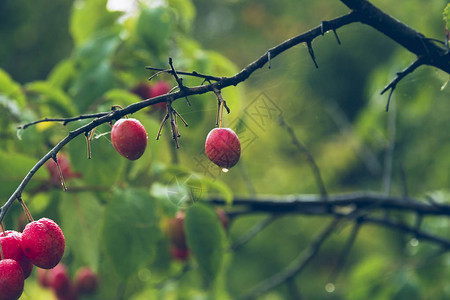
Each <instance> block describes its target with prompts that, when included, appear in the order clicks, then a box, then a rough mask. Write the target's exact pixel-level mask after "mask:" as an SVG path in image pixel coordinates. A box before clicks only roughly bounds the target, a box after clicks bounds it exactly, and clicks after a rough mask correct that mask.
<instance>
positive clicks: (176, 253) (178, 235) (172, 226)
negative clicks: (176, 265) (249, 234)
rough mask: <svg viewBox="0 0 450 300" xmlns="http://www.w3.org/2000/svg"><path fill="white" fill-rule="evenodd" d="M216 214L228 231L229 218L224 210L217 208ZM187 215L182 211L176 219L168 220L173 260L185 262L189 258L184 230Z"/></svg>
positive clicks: (170, 249)
mask: <svg viewBox="0 0 450 300" xmlns="http://www.w3.org/2000/svg"><path fill="white" fill-rule="evenodd" d="M216 212H217V214H218V216H219V218H220V222H221V223H222V227H223V228H224V229H225V230H227V228H228V218H227V215H226V213H225V211H224V210H223V209H222V208H220V207H219V208H217V209H216ZM184 219H185V213H184V211H182V210H180V211H178V212H177V214H176V215H175V217H174V218H170V219H168V220H167V224H166V229H167V230H166V231H167V235H168V237H169V243H170V244H169V251H170V255H171V256H172V258H173V259H176V260H179V261H185V260H186V259H188V257H189V248H188V245H187V243H186V233H185V230H184Z"/></svg>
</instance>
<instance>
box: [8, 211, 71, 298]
mask: <svg viewBox="0 0 450 300" xmlns="http://www.w3.org/2000/svg"><path fill="white" fill-rule="evenodd" d="M64 249H65V239H64V234H63V232H62V230H61V228H60V227H59V226H58V224H56V223H55V222H54V221H53V220H50V219H48V218H42V219H40V220H38V221H32V222H30V223H28V224H27V225H26V226H25V229H24V230H23V232H22V233H20V232H17V231H14V230H8V231H3V232H1V233H0V258H1V260H0V300H15V299H19V297H20V296H21V295H22V292H23V288H24V283H25V279H27V278H28V277H29V276H30V274H31V271H32V270H33V266H36V267H39V268H42V269H51V268H53V267H55V266H56V265H57V264H58V263H59V262H60V261H61V258H62V256H63V254H64Z"/></svg>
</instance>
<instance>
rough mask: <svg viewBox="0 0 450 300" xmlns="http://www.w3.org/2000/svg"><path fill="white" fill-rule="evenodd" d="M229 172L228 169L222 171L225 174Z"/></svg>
mask: <svg viewBox="0 0 450 300" xmlns="http://www.w3.org/2000/svg"><path fill="white" fill-rule="evenodd" d="M228 171H230V170H228V169H227V168H223V169H222V172H224V173H227V172H228Z"/></svg>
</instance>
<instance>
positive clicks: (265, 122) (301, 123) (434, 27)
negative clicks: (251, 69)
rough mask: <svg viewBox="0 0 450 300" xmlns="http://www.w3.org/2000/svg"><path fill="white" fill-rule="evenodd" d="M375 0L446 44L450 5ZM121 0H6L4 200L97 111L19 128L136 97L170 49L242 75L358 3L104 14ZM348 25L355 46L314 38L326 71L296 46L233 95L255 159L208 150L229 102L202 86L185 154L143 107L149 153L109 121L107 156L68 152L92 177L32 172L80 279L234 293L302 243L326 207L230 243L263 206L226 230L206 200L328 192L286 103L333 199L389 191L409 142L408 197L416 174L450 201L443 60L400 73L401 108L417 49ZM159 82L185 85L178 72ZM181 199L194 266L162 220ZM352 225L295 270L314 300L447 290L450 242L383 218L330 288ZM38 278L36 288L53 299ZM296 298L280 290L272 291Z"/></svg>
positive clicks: (37, 204)
mask: <svg viewBox="0 0 450 300" xmlns="http://www.w3.org/2000/svg"><path fill="white" fill-rule="evenodd" d="M373 2H374V4H376V5H378V6H379V7H380V8H382V9H384V10H385V11H386V12H388V13H389V14H391V15H393V16H395V17H396V18H398V19H400V20H401V21H404V22H405V23H407V24H408V25H410V26H412V27H414V28H416V29H418V30H419V31H421V32H423V33H424V34H426V35H427V36H429V37H433V38H438V39H442V40H443V39H444V34H445V32H444V29H445V22H444V21H443V20H442V13H443V11H444V8H445V5H446V4H447V2H448V1H445V0H433V1H427V2H426V3H425V2H423V1H420V0H413V1H411V0H409V1H407V0H402V1H397V2H395V3H394V2H392V1H387V0H378V1H373ZM106 4H107V1H105V0H89V1H87V0H84V1H83V0H79V1H75V2H73V1H57V2H55V1H44V2H42V1H41V2H40V3H39V5H37V4H36V3H32V2H27V1H22V0H15V1H10V0H3V1H0V36H1V37H2V43H1V44H0V58H1V59H0V68H1V69H0V140H1V143H0V180H1V184H0V196H1V198H2V199H7V198H8V197H9V195H10V194H11V193H12V192H13V191H14V189H15V188H16V187H17V185H18V184H19V182H20V181H21V179H22V178H23V177H24V176H25V175H26V173H27V172H28V171H29V169H30V168H31V167H32V166H33V165H34V164H35V163H36V162H37V161H38V159H40V158H41V157H42V156H43V155H44V154H45V153H47V152H48V151H49V149H50V148H51V147H52V146H54V145H55V144H56V143H58V141H60V140H61V139H62V138H63V137H65V136H66V135H67V133H68V131H70V130H73V129H75V128H78V127H79V126H82V125H83V124H85V122H86V121H78V122H73V123H70V124H68V125H67V126H63V125H61V124H56V123H42V124H39V125H37V126H33V127H30V128H27V129H26V130H17V125H18V124H23V123H26V122H30V121H34V120H37V119H41V118H44V117H72V116H76V115H79V114H84V113H90V112H98V111H108V110H110V108H111V106H112V105H116V104H117V105H121V106H127V105H129V104H131V103H133V102H136V101H139V100H140V97H139V96H138V95H136V94H134V93H133V89H134V88H135V87H136V86H137V85H138V84H140V83H142V82H145V81H146V79H147V78H148V77H149V75H151V73H150V72H148V71H147V70H145V68H144V67H145V66H148V65H151V66H154V67H161V68H166V67H167V66H168V64H167V60H168V57H169V56H170V57H172V58H173V60H174V64H175V67H176V68H177V69H179V70H187V71H193V70H195V71H197V72H200V73H207V74H211V75H215V76H230V75H233V74H234V73H236V72H237V71H238V70H239V69H241V68H242V67H244V66H245V65H247V64H248V63H250V62H251V61H253V60H254V59H256V58H257V57H259V56H260V55H262V54H263V53H264V52H265V51H267V49H268V48H270V47H272V46H274V45H276V44H278V43H280V42H282V41H283V40H285V39H288V38H290V37H292V36H294V35H297V34H299V33H301V32H303V31H306V30H308V29H310V28H312V27H314V26H317V25H318V24H320V22H321V21H322V20H327V19H330V18H333V17H337V16H339V15H341V14H344V13H346V12H347V10H346V8H345V7H344V5H342V4H341V3H340V2H339V1H324V0H320V1H317V0H314V1H313V0H309V1H302V2H301V3H299V2H297V1H288V0H284V1H273V0H263V1H257V0H246V1H217V0H214V1H205V0H194V1H190V0H170V1H154V2H151V1H150V3H149V4H148V5H146V4H144V3H139V4H138V9H137V10H136V11H135V12H134V13H133V14H131V15H130V16H128V15H126V16H125V15H124V14H123V13H120V12H113V11H109V10H107V9H106ZM157 4H158V5H157ZM447 10H448V6H447ZM424 11H426V12H427V13H426V14H424V13H423V12H424ZM447 21H448V20H447ZM338 34H339V38H340V40H341V41H342V45H340V46H339V45H338V44H337V43H336V39H335V38H334V36H333V35H332V34H330V33H327V34H325V36H324V37H320V38H318V39H316V40H314V43H313V47H314V50H315V54H316V57H317V61H318V64H319V69H315V67H314V64H313V62H312V61H311V60H310V58H309V54H308V50H307V48H306V47H305V46H304V45H299V46H297V47H294V48H293V49H291V50H289V51H287V52H286V53H283V54H282V55H280V56H279V57H277V58H275V59H274V60H273V61H272V68H271V69H270V70H269V69H267V68H265V69H262V70H259V71H258V72H256V73H254V74H253V75H252V76H251V77H250V78H249V79H248V80H247V81H246V82H245V84H244V85H245V87H244V86H243V85H242V84H241V85H239V86H237V87H229V88H227V89H225V90H224V91H222V94H223V96H224V98H225V99H226V100H227V104H228V105H229V107H230V108H231V114H230V115H226V116H225V120H224V122H225V126H229V127H231V128H233V129H235V130H236V132H237V133H238V135H239V136H240V138H241V143H242V145H243V151H242V158H241V161H240V163H239V164H238V165H237V166H236V167H235V168H233V169H232V170H230V171H229V172H228V173H223V172H221V170H219V169H218V168H216V167H215V166H214V165H212V163H210V162H209V161H208V160H207V158H206V156H205V154H204V151H203V147H204V139H205V137H206V135H207V133H208V132H209V131H210V130H211V129H212V128H213V127H214V126H215V116H216V109H217V99H216V98H215V96H214V95H212V94H211V95H210V94H208V95H198V96H193V97H190V101H191V103H192V107H188V106H187V104H186V103H185V102H184V101H183V100H180V101H177V102H176V103H174V107H175V108H176V109H177V111H178V112H180V113H181V115H183V117H184V118H185V119H186V121H187V122H188V123H189V127H187V128H180V132H181V135H182V137H181V139H180V143H181V148H180V149H178V150H175V149H174V144H173V141H172V140H171V134H170V129H169V127H167V125H166V127H164V129H163V136H162V137H161V139H160V140H159V141H155V138H156V134H157V131H158V129H159V125H160V121H161V118H162V116H163V112H161V111H160V110H159V109H157V108H156V107H150V108H147V109H144V110H142V111H140V112H138V113H136V114H135V115H134V116H133V117H135V118H138V119H139V120H140V121H141V122H142V123H143V124H144V126H145V128H146V129H147V131H148V134H149V147H148V149H147V151H146V153H145V154H144V156H143V157H142V158H141V159H139V160H138V161H136V162H129V161H126V160H125V159H124V158H122V157H121V156H119V155H118V154H117V153H116V152H115V150H114V149H113V147H111V143H110V140H109V132H110V126H109V125H107V124H104V125H101V126H99V127H98V128H97V129H96V131H95V134H94V136H93V137H94V138H93V140H92V141H91V148H92V159H90V160H88V159H87V149H86V141H85V138H84V137H83V136H80V137H77V138H76V139H74V140H73V141H72V142H71V143H69V144H68V145H67V146H66V148H64V149H63V152H65V153H66V154H67V155H68V156H69V157H70V160H71V164H72V168H73V170H74V171H75V172H81V173H82V178H73V179H71V180H69V181H68V182H67V185H68V187H69V192H66V193H64V192H62V191H61V190H60V188H59V187H55V186H53V185H51V184H50V180H49V174H48V172H47V170H46V169H45V168H42V169H41V170H40V171H39V172H38V173H37V174H36V175H35V176H34V177H33V180H32V181H31V182H30V184H29V185H28V186H27V189H26V190H25V193H24V195H23V199H24V200H25V201H26V202H27V203H28V205H29V208H30V210H31V212H32V213H33V215H34V217H35V218H39V217H41V216H47V217H50V218H53V219H54V220H55V221H57V222H58V223H59V224H60V225H61V227H62V229H63V231H64V233H65V234H66V239H67V250H66V254H65V256H64V263H66V264H67V265H68V267H69V270H70V272H71V274H72V275H73V274H74V273H75V272H76V270H77V269H78V268H79V267H81V266H85V265H89V266H91V267H92V268H93V269H94V270H95V271H97V272H98V273H99V274H100V277H101V286H100V290H99V291H98V293H97V294H96V295H95V296H90V297H85V299H234V298H236V297H237V296H239V295H241V294H242V293H244V292H245V291H247V290H248V289H249V288H250V287H252V286H253V285H254V284H257V283H258V282H260V281H261V280H263V279H264V278H267V277H268V276H270V275H272V274H274V273H276V272H278V271H279V270H281V269H283V268H284V267H285V266H286V265H288V264H289V262H290V261H292V260H293V259H294V258H295V257H296V256H297V255H298V253H299V252H301V251H302V250H304V249H305V248H306V247H307V246H308V244H309V243H310V242H311V240H312V239H313V237H314V236H315V234H316V233H317V232H319V230H318V229H320V228H321V227H322V226H323V224H324V219H323V218H319V217H300V216H295V215H293V216H286V217H283V218H279V219H277V220H276V221H274V222H273V223H272V224H271V225H270V226H268V227H267V228H266V229H265V230H264V231H262V232H260V233H259V234H258V235H257V236H256V237H255V238H254V239H252V240H251V241H250V242H249V243H248V244H246V245H244V246H243V247H241V248H238V249H237V250H236V251H233V252H230V251H228V250H227V247H229V244H230V243H231V242H230V241H236V240H238V239H239V238H240V237H242V236H243V235H245V233H247V232H248V230H249V229H250V228H251V227H252V226H254V224H255V223H257V222H259V221H260V220H262V219H263V218H265V216H264V215H262V214H261V215H259V214H251V215H248V216H241V217H238V218H236V219H235V220H233V222H232V223H231V227H230V228H229V230H228V231H227V238H225V236H224V234H223V230H222V229H221V226H220V220H219V218H218V217H217V216H216V214H215V212H214V210H213V208H211V207H209V206H207V205H206V204H205V205H198V204H197V205H192V204H195V203H196V202H198V201H202V200H204V199H206V198H207V197H208V196H209V195H210V194H219V195H221V196H222V197H224V198H225V199H227V200H228V202H230V203H231V199H232V197H233V195H244V196H245V195H255V194H278V195H286V194H300V193H301V194H305V193H318V191H317V188H316V184H315V182H314V178H313V176H312V174H311V172H310V169H309V167H308V165H307V162H306V160H305V159H304V158H303V157H302V156H301V154H300V153H298V152H297V151H296V149H295V147H294V145H293V144H292V143H291V141H290V137H289V135H288V134H287V132H286V131H285V129H284V128H283V127H281V126H279V123H278V117H279V115H283V117H284V119H285V120H286V122H287V123H289V124H290V125H291V126H293V128H294V130H295V132H296V134H297V136H298V138H299V139H300V140H301V141H302V143H304V144H305V145H306V147H307V148H308V149H309V151H310V152H311V153H312V155H313V156H314V157H315V159H316V161H317V164H318V166H319V168H320V170H321V173H322V176H323V178H324V181H325V185H326V187H327V189H328V192H329V193H339V192H346V191H354V190H375V191H380V190H383V186H382V182H383V177H384V170H385V169H386V168H385V160H386V151H387V149H389V146H390V145H391V143H394V148H393V149H394V150H393V154H392V155H393V168H392V170H393V171H392V180H391V185H390V193H391V194H393V195H399V194H401V193H402V192H403V190H404V186H403V184H402V180H401V176H402V175H401V173H402V170H403V171H404V174H405V178H406V187H407V190H408V193H409V195H410V196H413V197H416V198H423V197H424V196H426V195H430V196H431V197H433V199H435V201H440V202H448V201H449V200H450V198H449V197H450V196H449V195H450V193H449V183H450V173H449V170H450V155H449V154H448V153H450V143H449V132H450V122H449V120H450V119H449V116H450V106H449V102H448V100H449V94H450V88H449V87H448V86H447V87H446V88H443V89H441V87H442V86H443V85H444V84H445V82H447V81H448V80H449V76H448V74H445V73H443V72H441V71H438V70H435V69H433V68H429V67H423V68H420V69H419V70H417V71H415V72H414V73H413V74H411V75H410V76H408V77H407V78H405V79H404V80H402V81H401V82H400V83H399V85H398V87H397V89H396V90H395V92H394V94H393V99H392V103H391V107H390V111H389V113H386V112H385V111H384V108H385V105H386V101H387V96H386V95H384V96H380V95H379V93H380V91H381V90H382V88H383V87H384V86H385V85H386V84H387V83H388V82H389V81H390V80H391V79H392V78H393V76H395V72H397V71H399V70H401V69H403V68H404V67H406V66H407V65H409V63H410V62H411V61H412V60H413V59H414V57H413V56H412V55H410V54H408V53H407V52H406V51H405V50H404V49H402V48H400V47H399V46H398V45H396V44H395V43H394V42H392V41H391V40H389V39H387V38H386V37H384V36H383V35H381V34H380V33H378V32H375V31H374V30H372V29H370V28H368V27H367V26H364V25H361V24H352V25H349V26H346V27H344V28H342V29H339V30H338ZM158 79H160V80H167V81H169V82H170V83H171V85H172V86H175V85H176V82H175V81H174V80H173V79H172V78H170V77H169V76H167V75H160V76H159V77H158ZM184 83H185V84H186V85H199V84H201V80H199V79H195V78H194V79H193V78H187V77H185V78H184ZM389 124H390V125H389ZM230 207H231V206H230ZM230 207H228V208H230ZM179 209H187V219H186V222H187V223H186V231H187V240H188V244H189V246H190V248H191V250H192V253H191V257H190V259H189V261H188V262H184V263H183V262H179V261H175V260H172V259H171V257H170V254H169V250H168V249H169V241H168V237H167V234H166V231H165V227H166V222H167V220H168V219H169V218H171V217H173V216H174V215H175V213H176V211H177V210H179ZM21 216H22V211H21V208H20V206H19V205H18V204H17V203H16V204H15V205H14V206H13V207H12V208H11V209H10V211H9V212H8V214H7V216H6V219H5V226H6V227H7V229H10V228H17V226H18V224H19V223H20V218H21ZM412 219H413V218H412V216H411V217H410V216H406V217H405V221H411V220H412ZM423 226H424V227H425V228H426V229H429V230H430V231H432V232H437V233H441V234H446V231H448V226H449V224H448V222H447V220H444V221H443V220H437V219H427V220H425V221H424V224H423ZM350 227H351V226H342V228H341V229H340V230H338V231H337V233H336V234H334V235H332V237H331V238H330V240H328V241H327V242H326V243H325V245H324V248H323V250H322V251H321V253H320V255H319V257H318V258H317V259H316V260H314V261H313V262H312V264H311V265H310V266H309V267H308V268H306V270H305V271H304V272H303V273H302V274H300V275H299V276H297V277H296V279H295V283H296V284H297V286H298V287H299V289H300V291H301V293H302V294H303V295H305V297H306V298H307V299H431V298H432V299H447V298H449V297H450V296H449V294H450V290H449V289H448V285H447V284H446V278H448V276H449V275H450V267H449V262H450V260H449V256H448V254H445V255H441V256H439V257H433V258H429V257H430V255H431V254H432V253H434V251H435V250H436V249H435V247H433V246H431V245H427V244H425V243H422V242H419V244H418V245H417V244H416V243H412V242H411V238H413V237H409V236H404V235H400V234H398V233H396V232H391V231H388V230H385V229H382V228H376V227H372V226H363V228H362V229H361V230H360V233H359V235H358V239H357V241H356V244H355V246H354V247H353V249H352V252H351V255H350V257H349V259H348V260H347V264H346V265H345V267H344V269H343V271H342V273H341V274H340V276H339V278H338V280H337V282H336V283H335V287H336V290H334V292H332V293H328V292H326V290H325V285H326V284H327V280H328V277H329V275H330V272H331V270H332V269H333V267H334V266H335V264H336V262H337V259H338V255H339V251H340V249H342V248H343V246H344V244H345V241H346V237H348V235H349V233H350ZM186 266H187V268H188V270H187V271H184V269H185V268H186ZM180 273H181V274H182V276H177V275H178V274H180ZM34 276H35V275H33V276H32V278H31V279H28V280H27V282H26V285H25V293H24V296H23V297H22V298H23V299H49V298H48V297H51V295H50V294H49V292H48V290H44V289H42V288H40V287H39V286H37V285H36V284H35V283H34V282H33V281H34ZM174 276H175V279H176V280H174V279H172V278H173V277H174ZM289 295H290V291H289V289H288V287H287V286H286V285H282V286H280V287H279V288H277V289H275V290H273V291H271V292H270V293H268V294H267V295H265V296H263V297H261V299H291V298H290V296H289ZM83 299H84V298H83Z"/></svg>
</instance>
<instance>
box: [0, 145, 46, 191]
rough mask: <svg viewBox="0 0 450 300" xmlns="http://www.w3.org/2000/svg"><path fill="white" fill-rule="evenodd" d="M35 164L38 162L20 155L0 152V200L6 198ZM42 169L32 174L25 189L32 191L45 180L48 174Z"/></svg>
mask: <svg viewBox="0 0 450 300" xmlns="http://www.w3.org/2000/svg"><path fill="white" fill-rule="evenodd" d="M37 162H38V160H36V159H34V158H31V157H29V156H25V155H23V154H20V153H12V152H5V151H3V150H0V182H1V184H0V198H3V199H4V198H8V197H9V196H10V195H11V194H12V193H13V192H14V191H15V190H16V188H17V187H18V186H19V184H20V183H21V182H22V180H23V179H24V178H25V176H26V175H27V173H28V172H29V171H30V170H31V168H33V166H34V165H35V164H36V163H37ZM42 169H43V168H40V169H39V171H38V172H37V173H36V174H34V176H33V178H32V179H31V181H30V182H29V184H28V185H27V189H33V187H36V186H37V185H38V184H40V181H44V180H47V178H48V173H47V172H46V171H45V170H44V171H42Z"/></svg>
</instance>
